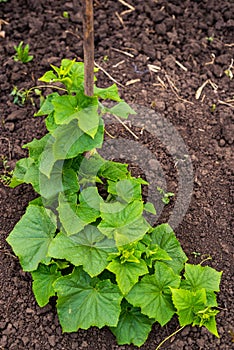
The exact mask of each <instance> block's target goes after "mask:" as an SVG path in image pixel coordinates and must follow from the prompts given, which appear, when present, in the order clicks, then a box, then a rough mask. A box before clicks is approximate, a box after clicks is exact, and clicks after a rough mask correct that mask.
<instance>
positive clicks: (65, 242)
mask: <svg viewBox="0 0 234 350" xmlns="http://www.w3.org/2000/svg"><path fill="white" fill-rule="evenodd" d="M114 250H115V249H114V242H113V241H111V240H108V239H107V238H106V237H105V236H103V235H102V234H101V232H100V231H99V230H98V229H97V228H96V227H95V226H92V225H89V226H86V227H85V228H84V230H82V231H81V232H79V233H78V234H76V235H73V236H70V237H68V236H66V235H65V234H64V233H62V232H61V233H59V234H58V235H57V236H56V237H55V238H54V240H53V241H52V243H51V245H50V248H49V255H50V256H51V257H53V258H58V259H66V260H68V261H70V262H71V263H72V264H73V265H75V266H80V265H83V268H84V270H85V271H86V272H87V273H88V274H89V275H90V276H91V277H93V276H97V275H99V274H100V273H101V272H102V271H103V270H104V269H105V268H106V266H107V265H108V261H107V257H108V254H109V252H111V251H114Z"/></svg>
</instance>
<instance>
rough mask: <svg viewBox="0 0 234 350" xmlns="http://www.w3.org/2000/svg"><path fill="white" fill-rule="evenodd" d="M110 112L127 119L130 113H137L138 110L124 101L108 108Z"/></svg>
mask: <svg viewBox="0 0 234 350" xmlns="http://www.w3.org/2000/svg"><path fill="white" fill-rule="evenodd" d="M108 112H109V113H110V114H113V115H117V116H118V117H121V118H124V119H127V118H128V116H129V114H136V112H135V111H134V110H133V109H132V108H131V107H130V106H129V105H128V104H127V103H126V102H124V101H122V102H120V103H118V104H117V105H115V106H114V107H112V108H110V109H108Z"/></svg>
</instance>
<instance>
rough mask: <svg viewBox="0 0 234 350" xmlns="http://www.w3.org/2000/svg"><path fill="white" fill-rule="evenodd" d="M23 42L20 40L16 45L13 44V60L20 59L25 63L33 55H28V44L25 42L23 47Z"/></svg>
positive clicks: (30, 59)
mask: <svg viewBox="0 0 234 350" xmlns="http://www.w3.org/2000/svg"><path fill="white" fill-rule="evenodd" d="M23 43H24V42H23V41H21V42H20V43H19V45H18V46H14V49H15V51H16V54H15V56H14V60H15V61H16V62H18V61H20V62H22V63H27V62H30V61H32V59H33V56H32V55H29V45H28V44H26V45H25V46H24V47H23Z"/></svg>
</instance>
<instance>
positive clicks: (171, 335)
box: [155, 326, 185, 350]
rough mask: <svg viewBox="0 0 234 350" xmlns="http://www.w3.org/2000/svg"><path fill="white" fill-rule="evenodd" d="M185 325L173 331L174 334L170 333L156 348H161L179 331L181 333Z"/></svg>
mask: <svg viewBox="0 0 234 350" xmlns="http://www.w3.org/2000/svg"><path fill="white" fill-rule="evenodd" d="M184 327H185V326H183V327H180V328H179V329H177V331H175V332H173V333H172V334H170V335H169V336H168V337H166V338H165V339H163V341H161V343H160V344H159V345H158V346H157V347H156V349H155V350H158V349H159V348H161V346H162V345H163V344H164V343H165V342H166V341H167V340H168V339H170V338H171V337H173V336H174V335H176V334H177V333H179V332H180V331H181V330H182V329H183V328H184Z"/></svg>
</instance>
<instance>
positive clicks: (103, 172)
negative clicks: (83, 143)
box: [99, 161, 130, 181]
mask: <svg viewBox="0 0 234 350" xmlns="http://www.w3.org/2000/svg"><path fill="white" fill-rule="evenodd" d="M128 175H130V173H129V171H128V164H122V163H117V162H112V161H107V162H106V163H105V164H104V165H103V166H102V167H101V169H100V171H99V176H103V177H104V178H105V179H108V180H112V181H117V180H123V179H126V178H127V176H128Z"/></svg>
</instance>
